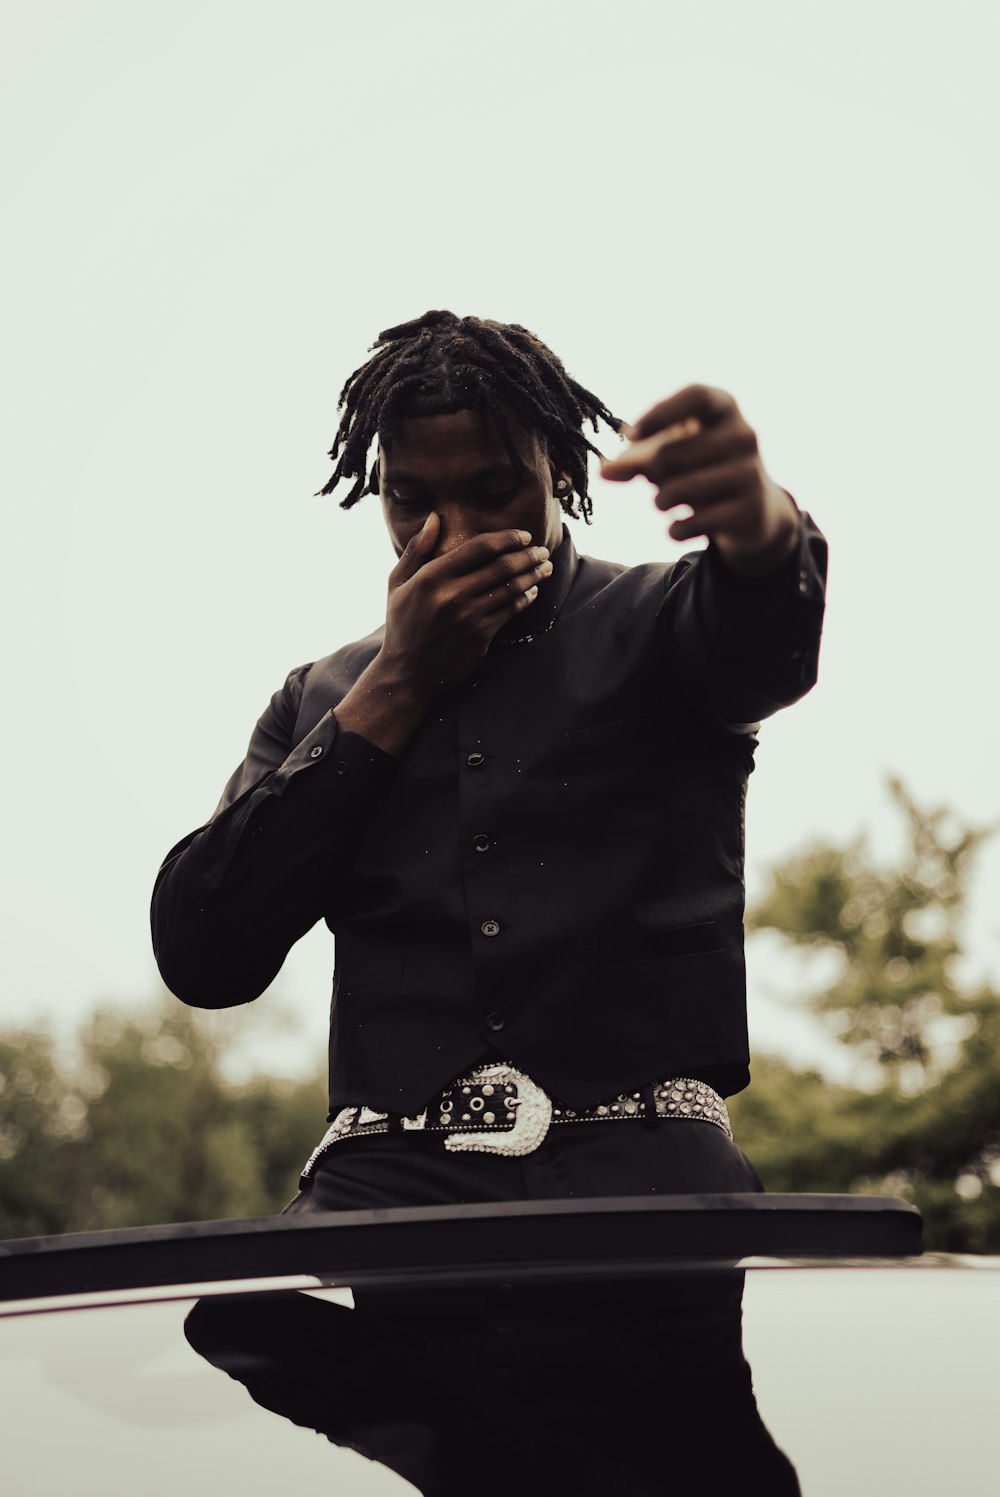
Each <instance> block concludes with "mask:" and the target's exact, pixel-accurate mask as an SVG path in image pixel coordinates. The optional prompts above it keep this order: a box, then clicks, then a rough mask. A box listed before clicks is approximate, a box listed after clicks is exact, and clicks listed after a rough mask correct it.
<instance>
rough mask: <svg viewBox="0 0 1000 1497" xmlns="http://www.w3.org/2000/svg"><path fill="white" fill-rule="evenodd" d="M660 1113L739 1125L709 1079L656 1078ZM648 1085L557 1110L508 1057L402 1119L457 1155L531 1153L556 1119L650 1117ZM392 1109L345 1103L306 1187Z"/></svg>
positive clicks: (312, 1161) (726, 1127)
mask: <svg viewBox="0 0 1000 1497" xmlns="http://www.w3.org/2000/svg"><path fill="white" fill-rule="evenodd" d="M652 1092H653V1101H654V1105H655V1107H656V1116H657V1117H658V1118H666V1119H675V1120H680V1121H688V1122H702V1123H714V1125H715V1126H716V1127H717V1128H721V1129H722V1131H723V1133H725V1135H726V1137H727V1138H732V1136H733V1130H732V1127H731V1125H730V1122H729V1113H728V1111H727V1110H726V1104H725V1102H724V1101H723V1100H722V1098H721V1097H720V1096H719V1094H718V1092H716V1091H713V1090H712V1088H711V1087H710V1086H707V1085H706V1084H705V1082H704V1081H694V1080H692V1079H691V1078H690V1077H687V1076H680V1077H673V1078H671V1079H670V1080H667V1081H658V1082H656V1083H654V1085H653V1088H652ZM646 1096H648V1089H647V1091H646V1093H645V1095H644V1094H643V1093H642V1092H621V1093H620V1094H619V1095H618V1096H617V1097H614V1098H612V1100H611V1101H610V1102H602V1103H600V1104H599V1105H598V1106H596V1107H586V1108H576V1109H574V1108H571V1107H556V1106H555V1105H554V1104H553V1102H552V1100H551V1099H550V1098H549V1097H548V1096H547V1095H546V1093H545V1092H544V1091H543V1090H542V1088H541V1087H540V1086H539V1085H538V1084H537V1083H536V1082H534V1081H532V1080H531V1078H530V1077H529V1076H525V1075H524V1073H523V1072H522V1071H517V1070H515V1069H514V1067H513V1066H511V1065H507V1064H506V1063H505V1062H502V1061H501V1062H497V1063H496V1064H493V1065H485V1066H477V1067H476V1069H475V1070H474V1071H470V1072H469V1074H468V1075H467V1076H461V1077H459V1079H458V1080H457V1081H455V1082H452V1084H451V1085H450V1086H448V1087H446V1088H445V1090H444V1091H443V1092H441V1093H440V1094H439V1095H438V1096H437V1097H436V1098H435V1099H434V1101H433V1102H432V1103H431V1105H430V1106H429V1107H427V1108H425V1109H424V1111H423V1112H421V1113H418V1115H417V1116H416V1117H414V1118H403V1119H402V1120H401V1125H402V1129H403V1131H404V1132H419V1133H443V1134H445V1139H444V1146H445V1148H446V1149H449V1150H451V1151H452V1152H454V1153H457V1152H459V1151H469V1152H473V1153H479V1154H511V1155H520V1154H530V1153H531V1152H532V1151H533V1150H534V1149H537V1148H538V1145H539V1144H540V1143H541V1142H542V1139H543V1138H544V1137H545V1135H546V1133H547V1132H548V1130H549V1127H550V1126H551V1125H553V1124H556V1123H614V1122H627V1121H628V1120H629V1119H630V1118H631V1119H634V1118H642V1117H645V1116H646V1115H647V1111H648V1108H647V1102H646ZM389 1129H390V1122H389V1114H388V1113H386V1112H375V1111H373V1110H372V1108H370V1107H344V1108H342V1109H341V1111H340V1112H338V1114H337V1116H336V1117H335V1118H334V1120H333V1122H332V1123H331V1124H330V1126H329V1128H328V1129H327V1131H326V1133H325V1134H324V1135H323V1137H322V1139H321V1140H320V1142H319V1144H318V1145H317V1146H316V1148H315V1149H314V1150H313V1152H312V1154H311V1155H310V1156H309V1159H308V1160H307V1161H306V1165H305V1168H304V1169H303V1171H302V1183H303V1184H304V1183H305V1182H306V1181H307V1180H308V1179H309V1177H310V1175H311V1174H312V1172H313V1169H314V1168H315V1166H316V1162H317V1160H318V1159H320V1158H321V1157H322V1156H323V1155H324V1154H325V1153H326V1151H327V1149H330V1148H332V1147H333V1145H334V1144H336V1143H340V1142H342V1141H343V1140H344V1139H347V1138H365V1137H368V1136H369V1135H371V1134H376V1133H388V1132H389Z"/></svg>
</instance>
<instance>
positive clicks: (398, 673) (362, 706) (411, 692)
mask: <svg viewBox="0 0 1000 1497" xmlns="http://www.w3.org/2000/svg"><path fill="white" fill-rule="evenodd" d="M431 705H432V704H431V701H430V699H429V697H428V696H427V694H426V693H425V692H422V691H421V690H420V688H419V687H418V686H417V685H416V684H415V683H414V680H413V677H412V675H411V674H410V673H409V672H407V671H405V670H404V669H403V668H402V667H401V666H400V664H399V663H398V662H396V661H393V660H392V659H390V658H388V657H386V655H385V653H384V650H382V651H380V652H379V653H378V655H376V656H375V659H374V660H373V661H372V662H371V664H370V665H369V666H368V667H367V668H366V669H365V670H364V671H362V673H361V675H360V676H359V677H358V679H357V681H355V683H354V685H353V686H352V687H351V689H350V691H349V692H348V693H347V695H346V696H345V697H344V699H343V700H342V701H341V702H340V704H339V706H338V707H337V708H336V712H335V716H336V718H337V722H338V723H339V725H340V727H341V729H342V730H343V731H344V732H348V733H357V734H358V735H359V736H360V737H362V738H366V739H367V740H368V742H369V743H373V744H374V745H375V747H376V748H380V749H382V750H383V752H385V753H387V754H392V755H394V756H395V757H396V758H399V757H400V756H401V755H402V754H403V753H404V752H405V751H406V748H407V747H408V745H409V743H410V740H411V739H412V737H413V735H414V734H415V733H416V731H417V729H418V728H419V727H420V724H421V723H422V722H423V720H424V718H425V717H426V716H427V713H428V712H429V711H430V708H431Z"/></svg>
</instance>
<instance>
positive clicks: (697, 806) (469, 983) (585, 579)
mask: <svg viewBox="0 0 1000 1497" xmlns="http://www.w3.org/2000/svg"><path fill="white" fill-rule="evenodd" d="M553 561H554V568H555V569H554V572H553V575H552V577H551V578H549V579H548V581H547V582H546V583H545V584H544V585H543V587H542V590H541V593H540V596H539V600H538V602H537V604H535V605H533V607H532V608H531V609H529V610H527V611H526V612H525V613H524V614H523V615H522V617H521V619H520V620H519V621H518V624H519V628H520V629H521V630H522V631H525V630H528V629H529V627H530V629H532V630H540V631H545V630H546V626H547V625H548V624H549V623H551V622H552V621H553V620H554V627H552V628H551V629H547V632H539V633H538V636H537V637H536V638H535V639H534V640H533V642H531V643H528V644H526V645H520V646H514V647H509V648H503V647H502V646H503V643H504V642H501V645H500V647H498V648H495V649H491V651H490V653H489V654H488V656H487V657H486V659H485V660H484V661H483V662H482V665H481V667H480V669H479V670H478V671H477V673H476V676H475V677H474V678H473V679H471V680H470V681H468V683H467V684H466V685H465V686H464V687H463V688H462V690H460V691H458V692H456V693H454V694H452V695H451V696H449V697H448V698H446V699H445V700H442V702H441V703H440V704H439V706H438V707H437V708H436V709H435V710H434V711H432V712H431V713H429V714H428V717H427V719H426V720H425V722H424V724H423V726H422V728H421V730H420V731H419V732H418V734H417V735H416V737H415V738H414V740H413V741H412V743H411V745H410V747H409V748H408V750H407V752H406V754H405V756H404V757H403V758H402V759H401V760H400V761H398V762H397V761H395V760H393V759H391V758H390V757H389V756H388V755H386V754H384V753H381V752H380V751H379V750H378V749H377V748H375V747H373V746H372V745H371V744H368V743H366V742H365V741H364V740H363V739H361V738H359V737H357V736H356V735H354V734H351V733H342V732H340V731H339V729H338V725H337V721H336V717H335V715H334V713H335V708H336V706H337V704H338V702H339V701H340V700H341V699H342V697H343V696H344V695H345V693H346V692H347V691H348V690H349V689H350V687H351V686H352V684H353V683H354V681H355V680H356V679H357V677H358V675H359V674H360V673H361V671H362V670H363V669H364V668H365V666H366V665H367V664H368V663H369V662H370V661H371V660H372V659H373V657H374V656H375V654H376V653H377V651H378V649H379V647H380V643H381V632H380V631H377V632H376V633H375V634H373V635H371V636H369V637H368V638H367V639H366V640H361V641H359V642H357V643H355V644H352V645H348V646H346V647H345V648H344V649H341V650H339V651H337V652H336V653H335V654H333V655H330V656H328V657H326V658H325V659H323V660H320V661H317V662H315V663H314V664H312V665H309V666H303V667H301V668H299V669H298V670H295V671H293V672H292V674H291V675H290V676H289V678H288V680H287V682H286V684H285V686H284V688H283V689H282V690H281V691H279V692H277V693H276V694H275V696H274V698H273V699H272V702H271V705H270V706H269V708H268V709H267V710H266V711H265V713H264V715H263V716H262V718H261V719H260V722H259V723H258V726H257V730H256V732H255V733H254V735H253V738H252V740H251V744H250V749H249V752H248V754H247V757H246V759H245V761H244V763H243V764H242V765H241V767H240V768H239V769H238V770H237V771H236V773H235V775H234V776H233V778H232V779H231V780H230V782H229V784H228V786H227V787H226V790H225V793H224V795H223V797H222V800H221V802H220V805H219V807H218V810H217V812H216V814H215V816H214V817H213V818H212V820H211V821H210V822H209V823H208V824H207V825H206V826H205V827H203V828H200V829H199V830H198V831H196V832H194V833H192V834H191V835H190V836H189V837H187V838H185V839H184V841H183V842H182V843H180V844H179V845H178V846H177V847H176V848H175V849H174V850H173V851H172V852H171V853H170V855H169V856H168V858H167V860H166V862H165V863H164V865H163V867H162V868H161V870H160V874H159V877H158V879H157V885H156V890H155V894H154V898H153V909H152V921H153V938H154V948H155V951H156V957H157V961H158V963H159V966H160V971H161V973H162V975H163V978H164V981H165V982H166V984H167V986H168V987H169V988H170V989H171V990H172V991H173V992H174V993H176V994H177V996H178V997H180V998H182V999H183V1000H184V1001H185V1002H188V1003H192V1004H195V1005H198V1006H203V1007H209V1008H216V1007H226V1006H228V1005H231V1004H238V1003H243V1002H247V1001H250V1000H251V999H253V998H255V997H257V996H258V995H259V994H260V993H261V992H262V991H263V990H264V988H266V987H267V985H268V984H269V983H270V982H271V980H272V979H273V978H274V976H275V975H276V973H277V972H278V970H279V968H280V966H281V963H282V961H283V960H284V957H285V955H286V954H287V952H288V950H289V948H290V946H291V945H292V944H293V942H294V941H296V940H297V939H298V938H299V937H300V936H301V935H302V934H304V932H305V931H306V930H308V929H309V928H310V926H312V925H313V924H314V923H315V922H316V921H317V920H319V919H321V918H325V919H326V921H327V923H328V925H329V926H330V928H331V930H333V931H334V933H335V935H336V949H337V969H336V974H335V980H334V994H333V1003H332V1014H331V1031H330V1110H331V1116H332V1115H333V1114H334V1113H335V1112H336V1111H338V1110H339V1109H340V1108H341V1107H342V1106H347V1105H368V1106H371V1107H374V1108H377V1109H379V1110H382V1111H388V1112H392V1113H406V1114H411V1115H412V1114H414V1113H416V1112H418V1111H419V1110H420V1109H421V1108H422V1107H423V1106H424V1105H425V1103H426V1102H427V1100H428V1099H429V1098H430V1097H431V1096H432V1095H433V1094H434V1093H435V1092H437V1091H439V1090H440V1089H441V1088H442V1087H443V1086H445V1085H446V1084H447V1083H448V1082H450V1081H451V1080H452V1079H453V1078H454V1077H455V1076H456V1075H458V1074H459V1073H460V1072H461V1071H462V1070H464V1069H465V1068H467V1067H468V1066H469V1065H471V1064H472V1063H474V1062H475V1061H476V1060H479V1059H482V1058H488V1057H492V1058H496V1057H497V1056H504V1057H506V1058H508V1059H510V1060H511V1061H513V1062H514V1063H515V1064H516V1065H518V1066H519V1067H520V1068H521V1069H522V1070H524V1071H526V1072H527V1073H528V1074H529V1075H530V1076H532V1077H533V1079H534V1080H536V1081H537V1082H538V1083H539V1084H541V1085H542V1086H543V1087H544V1088H545V1089H546V1090H547V1091H548V1092H549V1093H550V1094H551V1095H552V1096H553V1097H555V1098H557V1099H559V1100H560V1101H561V1102H562V1103H564V1104H566V1105H568V1106H571V1107H584V1106H590V1105H592V1104H594V1103H595V1102H598V1101H600V1100H602V1099H604V1098H606V1097H608V1096H609V1095H613V1094H614V1093H616V1092H618V1091H622V1090H629V1091H634V1090H637V1089H638V1088H639V1087H641V1086H642V1085H644V1084H646V1083H648V1082H650V1081H654V1080H658V1079H660V1078H663V1077H667V1076H671V1075H693V1076H698V1077H701V1078H702V1079H704V1080H706V1081H708V1082H709V1083H710V1084H711V1085H712V1086H714V1087H715V1088H716V1089H717V1090H718V1091H720V1092H722V1093H723V1094H725V1095H728V1094H730V1093H732V1092H734V1091H738V1090H739V1089H740V1088H741V1087H743V1086H745V1085H746V1083H747V1080H748V1077H749V1072H748V1053H747V1034H746V1014H745V978H744V967H743V928H742V916H743V902H744V892H743V810H744V796H745V791H746V784H747V777H748V775H749V773H750V770H751V767H752V762H753V753H754V746H755V734H754V728H755V726H756V724H757V721H758V719H760V718H762V717H764V716H766V715H767V714H768V713H770V712H773V711H774V710H776V709H777V708H778V707H780V706H782V705H786V704H788V703H790V702H792V701H794V700H796V699H797V698H798V697H800V696H801V695H803V693H804V692H806V691H807V690H808V689H809V687H810V686H811V684H812V682H813V681H814V679H815V676H816V669H817V657H818V649H819V637H820V627H821V619H822V612H823V586H824V575H825V565H826V547H825V542H824V541H823V538H822V536H821V535H820V534H819V532H818V531H817V529H816V527H815V526H814V525H813V524H812V522H811V521H810V520H809V518H808V516H803V528H802V538H801V542H800V545H799V548H798V550H797V551H796V552H795V553H794V554H793V555H792V556H791V557H790V558H789V560H788V562H787V563H786V564H785V565H784V566H783V567H782V568H781V569H780V571H779V572H778V573H776V574H775V575H774V576H773V577H771V578H770V579H768V580H767V581H766V582H747V581H745V580H742V579H739V578H737V577H735V576H734V575H732V574H731V573H729V572H728V571H727V569H726V567H725V566H724V564H723V563H722V562H720V561H719V559H718V558H717V557H716V556H715V554H714V552H713V551H712V549H711V547H710V548H709V549H708V550H707V551H705V552H700V553H693V554H692V555H690V556H688V557H685V558H683V559H682V560H681V561H679V562H677V563H676V564H675V565H672V566H669V565H663V564H650V565H645V566H638V567H632V568H626V567H622V566H618V565H615V564H613V563H610V562H604V561H597V560H594V559H593V558H590V557H582V558H579V559H578V558H577V556H576V552H575V550H574V548H573V544H572V541H571V540H570V539H569V536H568V533H567V534H566V535H565V537H564V540H563V542H562V544H561V545H560V546H559V547H558V548H557V549H556V551H555V553H554V557H553ZM536 610H537V613H536ZM481 834H483V835H485V836H486V837H487V838H489V840H490V846H489V848H488V850H486V851H485V852H483V851H477V850H476V846H475V841H476V839H477V838H478V837H480V835H481ZM491 922H494V923H495V924H494V923H491ZM497 928H498V929H497ZM494 931H495V933H493V934H489V932H494Z"/></svg>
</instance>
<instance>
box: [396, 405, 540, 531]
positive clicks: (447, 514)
mask: <svg viewBox="0 0 1000 1497" xmlns="http://www.w3.org/2000/svg"><path fill="white" fill-rule="evenodd" d="M507 421H508V425H509V428H510V433H511V436H512V438H513V440H514V443H515V446H516V447H517V449H518V451H519V452H520V453H521V454H522V456H523V458H524V464H525V467H524V472H523V473H522V474H521V475H520V476H518V474H517V471H516V470H515V468H514V467H513V465H512V463H511V460H510V457H509V456H508V454H507V449H506V447H505V446H504V444H503V441H502V439H501V437H500V435H499V433H498V432H497V431H496V429H495V428H494V426H493V423H492V422H491V421H490V419H489V417H488V416H487V415H486V414H485V412H483V411H480V410H471V411H455V412H453V413H452V414H451V415H447V416H409V417H407V418H405V419H404V420H403V421H401V422H400V424H399V427H398V429H397V431H396V433H395V435H394V437H393V442H392V446H391V447H389V448H383V449H382V450H381V451H380V452H379V457H378V473H379V493H380V497H381V500H382V510H383V513H384V515H385V523H386V526H387V528H388V531H389V536H390V538H391V540H392V544H393V548H394V549H395V552H396V555H397V556H399V555H400V554H401V553H402V551H403V548H404V547H405V545H406V543H407V541H409V539H410V537H411V536H413V535H415V534H416V532H417V531H418V530H419V529H420V527H421V526H422V525H423V523H424V521H425V520H426V518H427V516H428V514H429V512H430V511H431V510H434V511H435V512H436V513H437V514H438V515H439V516H440V519H441V534H440V537H439V540H438V545H437V549H436V551H435V555H436V556H443V555H444V554H445V553H446V552H448V551H451V550H453V549H454V548H455V547H456V546H459V545H461V544H462V542H463V541H468V540H471V539H472V538H473V537H474V536H477V535H482V534H484V533H485V532H487V531H491V530H527V531H530V533H531V539H532V543H533V544H534V545H536V546H548V548H549V550H550V551H554V550H555V549H556V547H557V546H558V545H559V542H560V541H561V540H562V515H561V511H560V507H559V501H558V499H557V498H556V497H555V493H554V489H555V485H556V483H557V482H558V481H559V480H560V479H561V480H563V481H564V482H567V483H568V478H569V475H568V474H565V473H561V472H559V471H557V469H556V465H555V463H554V462H553V460H552V459H551V458H550V457H549V454H548V451H547V448H546V445H545V443H544V441H543V440H542V439H541V438H540V437H538V436H536V435H534V434H533V433H530V432H525V431H524V429H523V428H522V427H521V425H520V423H519V422H518V420H517V418H516V417H515V416H514V415H513V413H512V412H510V411H507ZM566 492H569V490H568V488H567V490H566Z"/></svg>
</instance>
